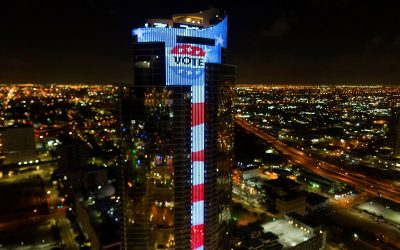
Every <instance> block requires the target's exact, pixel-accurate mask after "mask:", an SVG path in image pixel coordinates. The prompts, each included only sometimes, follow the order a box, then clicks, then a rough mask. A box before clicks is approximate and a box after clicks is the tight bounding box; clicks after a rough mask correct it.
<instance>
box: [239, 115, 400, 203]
mask: <svg viewBox="0 0 400 250" xmlns="http://www.w3.org/2000/svg"><path fill="white" fill-rule="evenodd" d="M235 122H236V124H238V125H239V126H241V127H242V128H244V129H245V130H247V131H248V132H250V133H253V134H254V135H256V136H257V137H259V138H261V139H262V140H264V141H266V142H268V143H270V144H271V145H272V146H273V147H274V148H275V149H276V150H278V151H279V152H281V153H282V154H284V155H286V156H287V157H288V158H289V159H290V160H292V161H293V162H295V163H297V164H299V165H302V166H303V168H304V169H306V170H308V171H309V172H311V173H313V174H316V175H319V176H322V177H325V178H327V179H330V180H335V181H340V182H343V183H347V184H349V185H351V186H353V187H356V188H359V189H362V190H365V191H368V192H370V193H373V194H376V195H378V196H382V197H384V198H386V199H389V200H391V201H394V202H397V203H400V189H399V188H398V187H396V186H394V185H393V183H392V182H390V181H388V180H386V179H381V178H379V176H365V175H361V174H359V173H357V172H355V171H351V170H346V169H344V168H343V167H339V166H336V165H333V164H330V163H327V162H324V161H321V160H318V159H315V158H313V157H311V156H309V155H306V154H304V152H302V151H300V150H297V149H295V148H292V147H290V146H288V145H286V144H285V143H283V142H281V141H279V140H278V139H276V138H275V137H273V136H271V135H269V134H267V133H266V132H264V131H262V130H261V129H259V128H257V127H256V126H255V125H253V124H251V123H249V122H247V121H245V120H244V119H241V118H235Z"/></svg>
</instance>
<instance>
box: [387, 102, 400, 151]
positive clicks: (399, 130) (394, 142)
mask: <svg viewBox="0 0 400 250" xmlns="http://www.w3.org/2000/svg"><path fill="white" fill-rule="evenodd" d="M390 110H391V119H390V123H389V140H390V143H391V146H392V147H393V154H394V155H396V156H397V155H400V106H398V105H397V104H396V105H393V106H392V107H391V109H390Z"/></svg>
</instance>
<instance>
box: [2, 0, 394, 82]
mask: <svg viewBox="0 0 400 250" xmlns="http://www.w3.org/2000/svg"><path fill="white" fill-rule="evenodd" d="M210 5H212V6H215V7H219V8H221V9H226V10H227V13H228V16H229V41H230V42H229V45H228V47H229V63H231V64H235V65H237V66H238V67H237V81H236V82H237V83H239V84H243V83H270V82H272V83H274V84H279V83H281V84H310V83H317V84H341V83H343V82H344V83H351V84H357V83H362V84H363V85H364V84H371V85H374V84H379V85H381V84H398V83H400V72H399V71H398V65H399V63H398V61H399V59H400V33H399V32H398V31H397V29H398V28H397V27H399V24H400V16H399V15H398V14H397V12H396V10H397V8H396V7H395V6H396V5H395V2H394V1H385V3H377V2H372V1H346V0H341V1H334V2H333V1H323V0H320V1H317V0H303V1H290V0H284V1H268V2H266V3H263V5H261V4H260V3H257V2H246V4H239V3H234V2H224V1H207V2H205V3H204V2H203V3H200V2H194V3H192V2H191V3H190V4H189V3H187V4H186V5H185V6H183V5H182V3H180V2H179V1H172V2H169V3H168V4H167V3H162V2H161V3H157V1H155V2H152V4H151V5H146V4H144V3H141V4H137V3H133V2H128V1H118V2H112V3H110V2H105V1H94V0H85V1H66V0H61V1H57V2H50V1H32V0H24V1H14V2H5V3H1V4H0V14H1V19H2V22H0V29H1V30H2V33H3V34H2V39H1V40H0V58H1V60H0V82H1V83H21V82H22V83H25V82H33V83H74V82H78V83H96V82H101V83H118V82H121V83H126V84H130V83H132V68H133V67H132V49H131V35H130V33H131V30H132V29H133V28H135V27H140V26H143V24H144V21H145V19H146V18H157V17H165V18H168V17H171V15H172V14H175V13H183V12H197V11H200V10H204V9H207V8H208V7H209V6H210ZM155 6H156V7H155ZM264 6H265V7H264Z"/></svg>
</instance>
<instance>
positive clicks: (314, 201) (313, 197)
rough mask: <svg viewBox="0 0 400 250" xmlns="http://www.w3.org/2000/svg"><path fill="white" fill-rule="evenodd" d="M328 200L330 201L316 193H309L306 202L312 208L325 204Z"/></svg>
mask: <svg viewBox="0 0 400 250" xmlns="http://www.w3.org/2000/svg"><path fill="white" fill-rule="evenodd" d="M326 200H328V198H326V197H324V196H322V195H319V194H315V193H307V198H306V201H307V203H308V204H310V205H311V206H315V205H318V204H320V203H323V202H325V201H326Z"/></svg>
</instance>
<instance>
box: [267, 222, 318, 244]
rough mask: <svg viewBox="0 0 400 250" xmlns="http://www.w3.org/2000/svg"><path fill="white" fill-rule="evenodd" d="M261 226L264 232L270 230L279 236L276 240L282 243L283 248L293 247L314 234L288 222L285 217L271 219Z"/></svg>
mask: <svg viewBox="0 0 400 250" xmlns="http://www.w3.org/2000/svg"><path fill="white" fill-rule="evenodd" d="M262 226H263V228H264V232H272V233H273V234H275V235H277V236H278V237H279V238H278V242H279V243H281V244H282V245H283V248H290V247H294V246H296V245H298V244H300V243H302V242H305V241H307V240H309V239H310V238H312V237H313V236H314V235H313V234H309V233H306V232H305V231H303V230H301V229H300V228H297V227H295V226H294V225H292V224H290V223H289V221H288V220H286V219H279V220H275V221H271V222H268V223H265V224H264V225H262Z"/></svg>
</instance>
